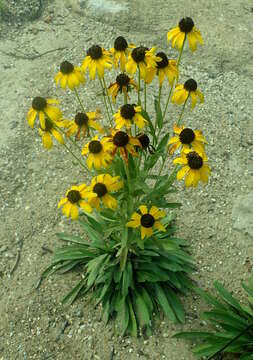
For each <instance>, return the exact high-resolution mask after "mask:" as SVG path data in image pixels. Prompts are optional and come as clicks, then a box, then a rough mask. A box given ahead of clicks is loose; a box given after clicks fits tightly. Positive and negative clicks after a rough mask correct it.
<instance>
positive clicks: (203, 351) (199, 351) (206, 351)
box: [193, 342, 225, 357]
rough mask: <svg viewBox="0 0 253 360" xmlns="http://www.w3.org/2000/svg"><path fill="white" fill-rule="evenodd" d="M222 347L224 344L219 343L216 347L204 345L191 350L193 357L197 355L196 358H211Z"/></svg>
mask: <svg viewBox="0 0 253 360" xmlns="http://www.w3.org/2000/svg"><path fill="white" fill-rule="evenodd" d="M224 345H225V344H224V342H221V343H219V344H216V345H210V344H204V345H200V346H196V347H195V348H194V349H193V353H194V354H195V355H197V356H198V357H202V356H212V355H214V354H215V353H216V352H217V351H219V350H221V349H222V347H223V346H224Z"/></svg>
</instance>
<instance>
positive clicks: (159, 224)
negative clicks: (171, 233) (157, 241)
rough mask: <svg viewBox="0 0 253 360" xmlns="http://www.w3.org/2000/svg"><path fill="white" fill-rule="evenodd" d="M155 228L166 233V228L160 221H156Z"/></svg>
mask: <svg viewBox="0 0 253 360" xmlns="http://www.w3.org/2000/svg"><path fill="white" fill-rule="evenodd" d="M154 228H155V229H158V230H160V231H166V229H165V227H164V226H163V224H161V223H160V221H155V223H154Z"/></svg>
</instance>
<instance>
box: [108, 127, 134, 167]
mask: <svg viewBox="0 0 253 360" xmlns="http://www.w3.org/2000/svg"><path fill="white" fill-rule="evenodd" d="M108 143H109V144H111V145H112V156H114V155H115V154H116V153H117V151H118V150H119V153H120V155H121V156H122V158H123V160H124V161H125V163H126V164H127V163H128V153H130V154H131V155H133V156H138V154H137V152H136V151H135V148H134V147H135V146H140V147H141V143H140V141H139V140H138V139H137V138H134V137H132V136H130V135H128V134H127V133H126V132H125V131H121V130H119V131H117V130H112V134H111V136H109V137H108Z"/></svg>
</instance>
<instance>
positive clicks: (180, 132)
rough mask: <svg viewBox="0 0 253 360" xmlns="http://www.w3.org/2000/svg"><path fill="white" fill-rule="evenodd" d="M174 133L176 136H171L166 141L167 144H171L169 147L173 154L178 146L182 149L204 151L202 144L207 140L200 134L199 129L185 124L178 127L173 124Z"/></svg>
mask: <svg viewBox="0 0 253 360" xmlns="http://www.w3.org/2000/svg"><path fill="white" fill-rule="evenodd" d="M174 133H175V134H176V136H173V137H172V138H171V139H170V140H169V142H168V145H172V144H173V145H172V146H171V147H170V154H173V153H174V151H176V150H177V149H178V148H179V147H180V146H181V147H182V150H184V149H190V148H192V149H193V150H197V151H200V152H201V151H202V152H203V151H204V145H205V143H207V141H206V139H205V138H204V136H203V135H202V131H201V130H192V129H191V128H186V127H185V126H181V127H179V126H177V125H174Z"/></svg>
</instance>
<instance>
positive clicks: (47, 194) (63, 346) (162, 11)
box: [0, 0, 253, 360]
mask: <svg viewBox="0 0 253 360" xmlns="http://www.w3.org/2000/svg"><path fill="white" fill-rule="evenodd" d="M24 3H25V2H24ZM115 3H116V2H114V1H105V2H104V4H103V8H102V9H101V7H92V5H91V4H92V2H85V1H80V3H79V2H77V1H66V2H65V1H64V2H62V1H61V0H56V1H53V2H48V4H46V3H44V4H45V5H44V6H43V13H42V15H41V17H40V18H39V19H36V20H34V21H32V22H31V21H21V20H20V23H17V24H15V23H14V24H13V23H8V22H4V21H3V20H2V22H1V23H0V31H1V33H0V54H1V57H0V64H1V69H2V71H1V87H0V95H1V96H0V110H1V118H0V124H1V132H0V146H1V149H0V152H1V156H0V164H1V165H0V166H1V172H0V189H1V192H0V208H1V217H0V229H1V232H0V284H1V286H0V318H1V322H0V358H1V359H3V360H14V359H37V360H45V359H51V358H52V359H57V360H65V359H66V360H67V359H68V360H69V359H85V360H86V359H87V360H88V359H101V360H109V359H122V360H124V359H129V360H132V359H142V360H144V359H150V360H151V359H152V360H153V359H168V360H175V359H177V360H178V359H180V360H191V359H193V358H194V357H193V355H192V353H191V345H190V344H189V343H188V342H184V341H182V340H175V339H172V338H171V335H172V334H174V333H175V332H176V331H179V330H182V329H184V330H187V329H198V328H199V327H200V326H201V329H203V328H204V326H205V323H204V322H202V321H201V320H200V318H199V315H200V313H201V311H202V310H203V309H206V308H207V306H206V304H205V303H203V301H201V300H200V299H199V298H198V297H196V296H194V295H192V294H190V295H188V296H187V297H185V298H184V299H183V302H184V305H185V308H186V312H187V321H186V324H185V325H184V326H182V325H174V324H172V323H171V322H169V321H167V320H165V319H161V320H159V321H157V322H156V325H155V329H154V335H153V336H152V337H150V338H148V339H143V338H139V339H137V340H133V339H130V338H119V337H116V336H115V335H114V334H113V329H112V324H109V325H108V326H105V325H104V323H103V322H102V321H101V320H100V309H99V308H98V309H93V306H92V304H90V303H88V301H87V299H83V300H78V301H77V302H75V303H74V305H72V306H70V307H63V306H62V305H61V303H60V300H61V299H62V298H63V296H64V294H66V292H67V291H68V290H69V289H71V287H72V286H73V284H75V282H76V281H77V280H78V279H79V276H78V274H77V273H71V274H68V275H67V276H64V277H63V276H54V277H52V278H49V279H48V280H46V281H45V282H44V283H43V284H42V285H41V287H40V288H39V289H38V290H36V289H35V285H36V283H37V281H38V279H39V276H40V274H41V272H42V271H43V270H44V269H45V268H46V267H47V266H48V264H49V263H50V261H51V253H50V252H49V251H47V250H43V249H42V247H46V248H48V249H49V250H51V249H54V248H55V247H57V246H59V245H60V243H59V241H58V240H57V237H56V236H55V233H56V232H59V231H66V232H74V233H78V231H79V229H78V226H77V225H76V224H73V223H71V222H70V221H68V220H66V219H64V218H63V216H62V215H61V213H60V212H59V211H58V210H57V203H58V201H59V199H60V198H61V197H62V196H63V195H64V193H65V191H66V189H68V187H69V186H70V185H72V184H73V183H76V182H77V183H78V182H80V181H83V180H85V179H87V174H84V173H83V171H81V170H80V169H79V168H78V167H77V166H75V165H74V164H73V162H72V160H71V158H70V157H69V156H68V154H67V153H66V152H65V151H64V149H62V148H60V147H59V146H54V148H53V149H52V150H51V151H50V152H48V151H46V150H44V149H43V148H42V145H41V139H40V137H39V136H38V135H37V134H36V132H35V131H32V130H31V129H30V128H29V127H28V125H27V123H26V118H25V116H26V113H27V111H28V109H29V107H30V105H31V100H32V99H33V98H34V97H35V96H38V95H41V96H45V97H50V98H54V97H57V98H60V99H61V100H62V106H61V107H62V109H63V111H64V114H65V116H66V117H68V116H71V114H73V112H75V111H76V109H77V103H76V102H75V99H74V97H73V95H72V94H71V93H69V92H67V93H65V92H63V91H62V90H61V89H56V87H55V85H54V80H53V76H54V74H55V73H56V72H57V71H58V68H59V64H60V63H61V62H62V61H63V60H64V59H68V60H69V61H73V62H74V63H76V64H77V63H80V62H81V61H82V60H83V58H84V56H85V52H86V50H87V48H88V47H89V46H91V45H92V44H94V43H99V44H103V46H104V47H105V48H109V47H110V46H111V45H112V43H113V40H114V39H115V37H117V36H119V35H123V36H126V38H127V39H128V40H129V42H132V43H135V44H142V45H147V46H153V45H155V46H157V47H158V48H159V49H162V50H166V49H168V46H167V40H166V33H167V31H168V30H169V29H170V28H172V27H174V26H175V25H176V24H177V22H178V20H180V19H181V18H182V17H184V16H191V17H192V18H193V19H194V21H195V24H196V26H197V27H198V28H199V29H200V31H201V33H202V35H203V37H204V40H205V45H204V46H203V48H199V49H198V51H196V53H194V54H192V53H191V52H190V51H189V50H186V51H185V53H184V55H183V61H182V67H181V79H182V81H185V80H186V79H187V78H189V77H192V78H194V79H195V80H196V81H197V82H198V86H199V89H200V90H202V91H203V93H204V95H205V103H204V104H203V105H199V106H196V108H195V109H194V110H193V111H191V110H190V109H189V108H188V109H187V110H186V113H185V116H184V122H185V124H187V125H188V126H192V127H193V128H196V129H199V128H201V129H202V130H203V132H204V134H205V136H206V137H207V139H208V142H209V145H208V149H207V154H208V157H209V162H210V166H211V168H212V175H211V177H210V181H209V183H208V185H206V186H198V187H197V188H196V189H185V187H184V185H183V184H181V183H180V184H178V190H179V191H178V195H177V199H178V200H179V201H180V202H182V204H183V206H182V208H181V209H180V210H178V211H177V225H178V235H179V236H181V237H183V238H186V239H187V240H188V241H189V245H190V251H191V253H192V255H193V257H194V258H195V260H196V263H197V265H198V271H197V272H196V273H195V274H194V279H195V280H196V281H197V283H198V284H199V286H201V287H203V288H204V289H209V290H211V288H212V284H213V282H214V281H215V280H219V281H221V282H222V283H223V284H224V285H225V286H226V287H227V288H228V289H229V290H231V291H233V293H234V294H235V295H236V296H238V298H239V299H243V297H244V294H243V291H242V289H241V286H240V284H241V281H242V280H243V281H244V280H246V279H247V278H248V276H249V274H250V271H251V269H252V259H253V240H252V237H251V236H250V235H249V234H247V232H241V231H238V230H235V229H234V221H235V220H234V219H233V218H232V216H231V214H232V209H233V206H234V204H235V203H236V202H238V199H240V197H242V196H243V195H246V194H248V193H250V191H252V188H253V185H252V184H253V122H252V113H253V101H252V94H253V90H252V89H253V87H252V85H253V75H252V74H253V72H252V51H251V49H252V42H253V32H252V19H253V12H252V6H253V3H252V1H249V0H242V1H241V0H233V1H226V0H222V1H220V0H213V1H212V2H206V1H205V0H195V1H186V0H185V1H183V0H179V1H177V2H168V1H166V0H161V1H159V2H158V1H154V0H138V1H132V0H129V1H123V0H121V1H117V6H118V8H120V9H121V10H120V11H113V10H112V7H113V5H115ZM34 4H35V2H34ZM107 5H108V6H107ZM120 5H122V7H120ZM24 6H25V5H24ZM35 6H37V5H36V4H35ZM115 6H116V5H115ZM122 9H123V10H122ZM24 13H25V11H24ZM13 16H14V15H13ZM62 48H66V49H62ZM55 49H60V50H55ZM169 49H171V48H169ZM49 50H50V51H51V50H54V51H52V52H50V53H46V54H44V55H43V53H44V52H48V51H49ZM169 51H170V52H171V57H173V56H174V57H175V56H176V54H177V53H176V51H174V50H173V51H171V50H169ZM8 53H9V54H10V53H11V54H10V55H7V54H8ZM13 54H14V56H13ZM34 55H35V58H34V59H31V56H32V57H34ZM37 55H39V56H38V57H37ZM20 56H21V57H20ZM24 56H29V57H30V58H29V59H24V58H22V57H24ZM153 88H154V87H152V89H153ZM150 91H151V90H150ZM98 93H99V88H98V86H97V84H94V83H89V84H88V86H86V87H85V90H84V91H83V93H82V97H83V99H84V101H85V104H86V106H87V108H89V109H90V110H94V109H96V108H99V107H100V108H102V98H101V96H99V95H98V96H96V95H97V94H98ZM149 105H151V104H149ZM170 109H171V110H170V114H171V124H172V123H173V121H174V119H177V116H178V114H179V110H180V108H179V107H178V106H171V107H170ZM169 129H171V126H170V127H169ZM170 170H171V169H169V168H167V169H166V171H167V172H169V171H170ZM18 260H19V261H18ZM15 264H16V266H15V267H14V265H15Z"/></svg>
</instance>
